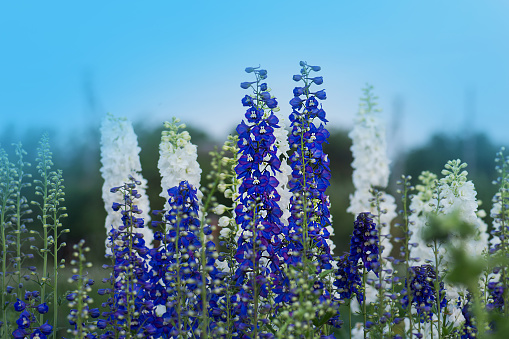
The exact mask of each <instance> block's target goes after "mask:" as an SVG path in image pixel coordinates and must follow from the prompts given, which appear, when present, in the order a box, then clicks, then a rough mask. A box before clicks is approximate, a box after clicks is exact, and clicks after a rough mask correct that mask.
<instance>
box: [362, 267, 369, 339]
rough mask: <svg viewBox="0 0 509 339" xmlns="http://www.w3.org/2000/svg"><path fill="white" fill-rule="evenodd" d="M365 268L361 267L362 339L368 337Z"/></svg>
mask: <svg viewBox="0 0 509 339" xmlns="http://www.w3.org/2000/svg"><path fill="white" fill-rule="evenodd" d="M366 274H367V273H366V266H365V265H364V264H363V265H362V290H363V294H364V295H363V298H362V316H363V317H364V339H366V338H367V337H368V329H367V327H366V325H367V323H368V312H367V309H366V297H367V293H366V292H367V290H366Z"/></svg>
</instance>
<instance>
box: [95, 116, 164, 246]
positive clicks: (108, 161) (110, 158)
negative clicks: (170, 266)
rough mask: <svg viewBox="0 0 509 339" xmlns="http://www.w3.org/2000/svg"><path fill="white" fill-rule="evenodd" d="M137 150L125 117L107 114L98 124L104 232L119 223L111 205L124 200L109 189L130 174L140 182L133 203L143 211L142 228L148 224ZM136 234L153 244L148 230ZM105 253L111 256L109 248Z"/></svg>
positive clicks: (127, 180)
mask: <svg viewBox="0 0 509 339" xmlns="http://www.w3.org/2000/svg"><path fill="white" fill-rule="evenodd" d="M140 151H141V149H140V147H139V146H138V138H137V136H136V134H135V133H134V129H133V126H132V123H131V122H130V121H129V120H127V119H126V118H116V117H115V116H113V115H112V114H110V113H108V114H107V115H106V117H105V119H104V120H103V122H102V125H101V164H102V168H101V175H102V177H103V179H104V184H103V188H102V197H103V200H104V208H105V209H106V213H107V215H106V224H105V226H106V230H107V232H108V231H109V230H110V229H111V228H112V227H115V228H117V227H118V226H119V225H120V224H121V218H122V215H121V214H120V211H113V209H112V205H113V203H114V202H117V203H122V201H123V199H124V198H123V195H122V193H121V192H120V191H119V192H117V193H111V191H110V189H111V188H113V187H118V186H122V185H123V184H124V183H126V182H130V180H129V176H130V175H131V176H133V177H134V178H135V179H136V180H137V181H140V182H141V185H138V186H137V187H136V189H137V190H138V193H139V194H140V195H141V198H140V199H139V200H138V201H136V204H137V205H138V208H139V209H140V210H141V211H142V214H141V215H140V217H141V218H143V220H144V221H145V225H148V224H149V223H150V214H149V209H150V203H149V199H148V195H147V194H146V189H147V180H146V179H144V178H143V177H142V175H141V163H140V157H139V153H140ZM137 232H138V233H142V234H143V236H144V240H145V242H146V244H147V245H149V244H150V243H152V240H153V239H154V234H153V232H152V230H151V229H150V228H149V227H144V228H141V229H138V230H137ZM106 251H107V253H111V249H109V248H107V250H106Z"/></svg>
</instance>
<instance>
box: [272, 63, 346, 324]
mask: <svg viewBox="0 0 509 339" xmlns="http://www.w3.org/2000/svg"><path fill="white" fill-rule="evenodd" d="M300 66H301V70H300V74H299V75H295V76H294V77H293V79H294V80H295V81H297V82H299V83H300V84H299V85H300V86H297V87H295V88H294V90H293V95H294V98H293V99H292V100H290V105H291V106H292V114H291V115H290V122H291V128H292V130H291V134H290V135H289V137H288V142H289V145H290V146H291V147H292V148H293V153H292V154H291V156H290V166H291V168H292V177H291V180H290V182H289V186H290V191H291V192H292V197H291V199H290V212H291V216H290V218H289V219H288V226H285V227H284V228H283V233H284V235H285V245H284V248H282V249H281V255H282V256H283V258H284V259H285V262H286V263H287V264H288V265H296V266H300V265H304V266H311V265H310V264H311V263H313V262H315V261H316V262H317V265H315V266H314V267H313V268H312V270H316V271H315V272H314V273H313V274H318V275H320V274H322V272H324V271H325V272H327V271H328V270H331V269H332V268H333V260H332V253H331V247H332V248H333V247H334V245H333V244H332V241H331V239H330V236H331V235H332V232H333V229H332V226H331V215H330V211H329V206H330V202H329V197H328V196H327V194H326V190H327V187H328V186H329V185H330V184H329V180H330V177H331V174H330V168H329V164H330V161H329V158H328V156H327V154H326V153H325V152H324V151H323V144H324V143H327V138H328V137H329V132H328V131H327V129H326V128H325V126H324V124H325V123H327V119H326V118H325V115H326V114H325V111H324V110H323V108H322V105H321V103H320V101H322V100H325V99H326V94H325V90H323V89H322V90H317V89H313V88H312V86H313V85H321V84H322V83H323V78H322V77H313V76H312V72H318V71H319V70H320V67H319V66H311V65H309V64H307V63H306V62H304V61H301V62H300ZM318 121H319V122H320V124H319V125H318ZM332 275H333V274H331V275H330V277H329V276H327V274H325V275H322V278H318V277H317V276H315V279H317V283H318V284H324V288H323V289H321V291H322V293H323V295H322V296H321V301H325V300H327V302H331V301H332V300H331V288H332V282H333V281H332V280H333V277H332ZM329 278H331V279H329ZM309 279H313V278H311V277H310V278H309ZM286 302H288V297H287V298H286ZM338 317H339V313H337V314H336V313H334V315H333V316H332V317H331V318H330V319H329V321H328V322H327V324H329V325H333V326H336V325H337V326H339V322H337V321H336V320H337V319H338Z"/></svg>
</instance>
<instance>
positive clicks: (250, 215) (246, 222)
mask: <svg viewBox="0 0 509 339" xmlns="http://www.w3.org/2000/svg"><path fill="white" fill-rule="evenodd" d="M253 73H254V74H255V76H256V81H255V82H253V85H252V87H253V94H252V95H248V96H246V97H244V99H243V100H242V104H243V105H244V106H247V107H248V108H247V111H246V114H245V117H246V120H247V121H242V122H241V123H240V124H239V125H238V126H237V132H238V134H239V141H238V146H239V149H240V150H239V161H238V164H237V166H236V167H235V172H236V174H237V178H238V179H242V183H241V185H240V187H239V194H240V196H239V203H238V205H237V207H236V209H235V215H236V219H235V220H236V222H237V224H238V225H239V226H240V228H241V234H240V237H239V239H238V248H237V252H236V255H235V259H236V261H237V263H238V268H237V269H236V271H235V275H234V277H233V279H234V280H235V281H236V286H237V288H239V289H240V291H239V293H238V294H237V296H236V300H237V304H236V306H235V310H234V312H235V313H236V314H237V315H238V321H236V322H235V329H236V330H237V331H238V333H239V335H240V333H244V335H249V336H253V337H256V336H263V335H264V334H263V331H260V332H259V328H258V327H259V326H260V324H259V321H258V311H259V310H257V309H255V308H256V307H258V305H261V304H262V302H261V300H262V299H264V298H267V297H268V292H269V290H271V287H270V286H271V284H272V285H278V284H279V283H280V281H281V280H282V279H283V275H282V272H281V269H280V258H279V256H278V249H279V248H280V247H281V241H280V238H279V237H278V235H279V234H280V233H281V228H282V224H281V221H280V217H281V215H282V211H281V209H280V207H279V206H278V204H277V202H278V201H279V199H280V196H279V194H278V192H277V190H276V187H277V186H278V184H279V182H278V180H277V179H276V178H275V174H276V171H278V172H279V171H280V170H279V167H280V165H281V162H280V160H279V158H278V157H277V154H276V152H277V149H276V147H275V145H274V143H275V141H276V138H275V136H274V129H275V128H278V127H279V126H278V122H279V119H278V118H277V117H276V116H275V115H274V111H273V109H275V108H276V107H277V101H276V99H275V98H273V97H272V96H271V95H270V93H269V92H267V90H268V86H267V85H266V83H261V81H262V80H264V79H266V77H267V71H265V70H262V69H253ZM269 277H270V279H268V278H269Z"/></svg>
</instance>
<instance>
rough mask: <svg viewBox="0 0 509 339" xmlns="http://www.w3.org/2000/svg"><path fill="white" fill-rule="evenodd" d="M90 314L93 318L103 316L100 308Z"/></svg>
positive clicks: (94, 309) (92, 310)
mask: <svg viewBox="0 0 509 339" xmlns="http://www.w3.org/2000/svg"><path fill="white" fill-rule="evenodd" d="M88 314H90V316H91V317H92V318H98V317H99V316H100V315H101V312H100V311H99V309H98V308H93V309H91V310H90V311H89V312H88Z"/></svg>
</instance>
